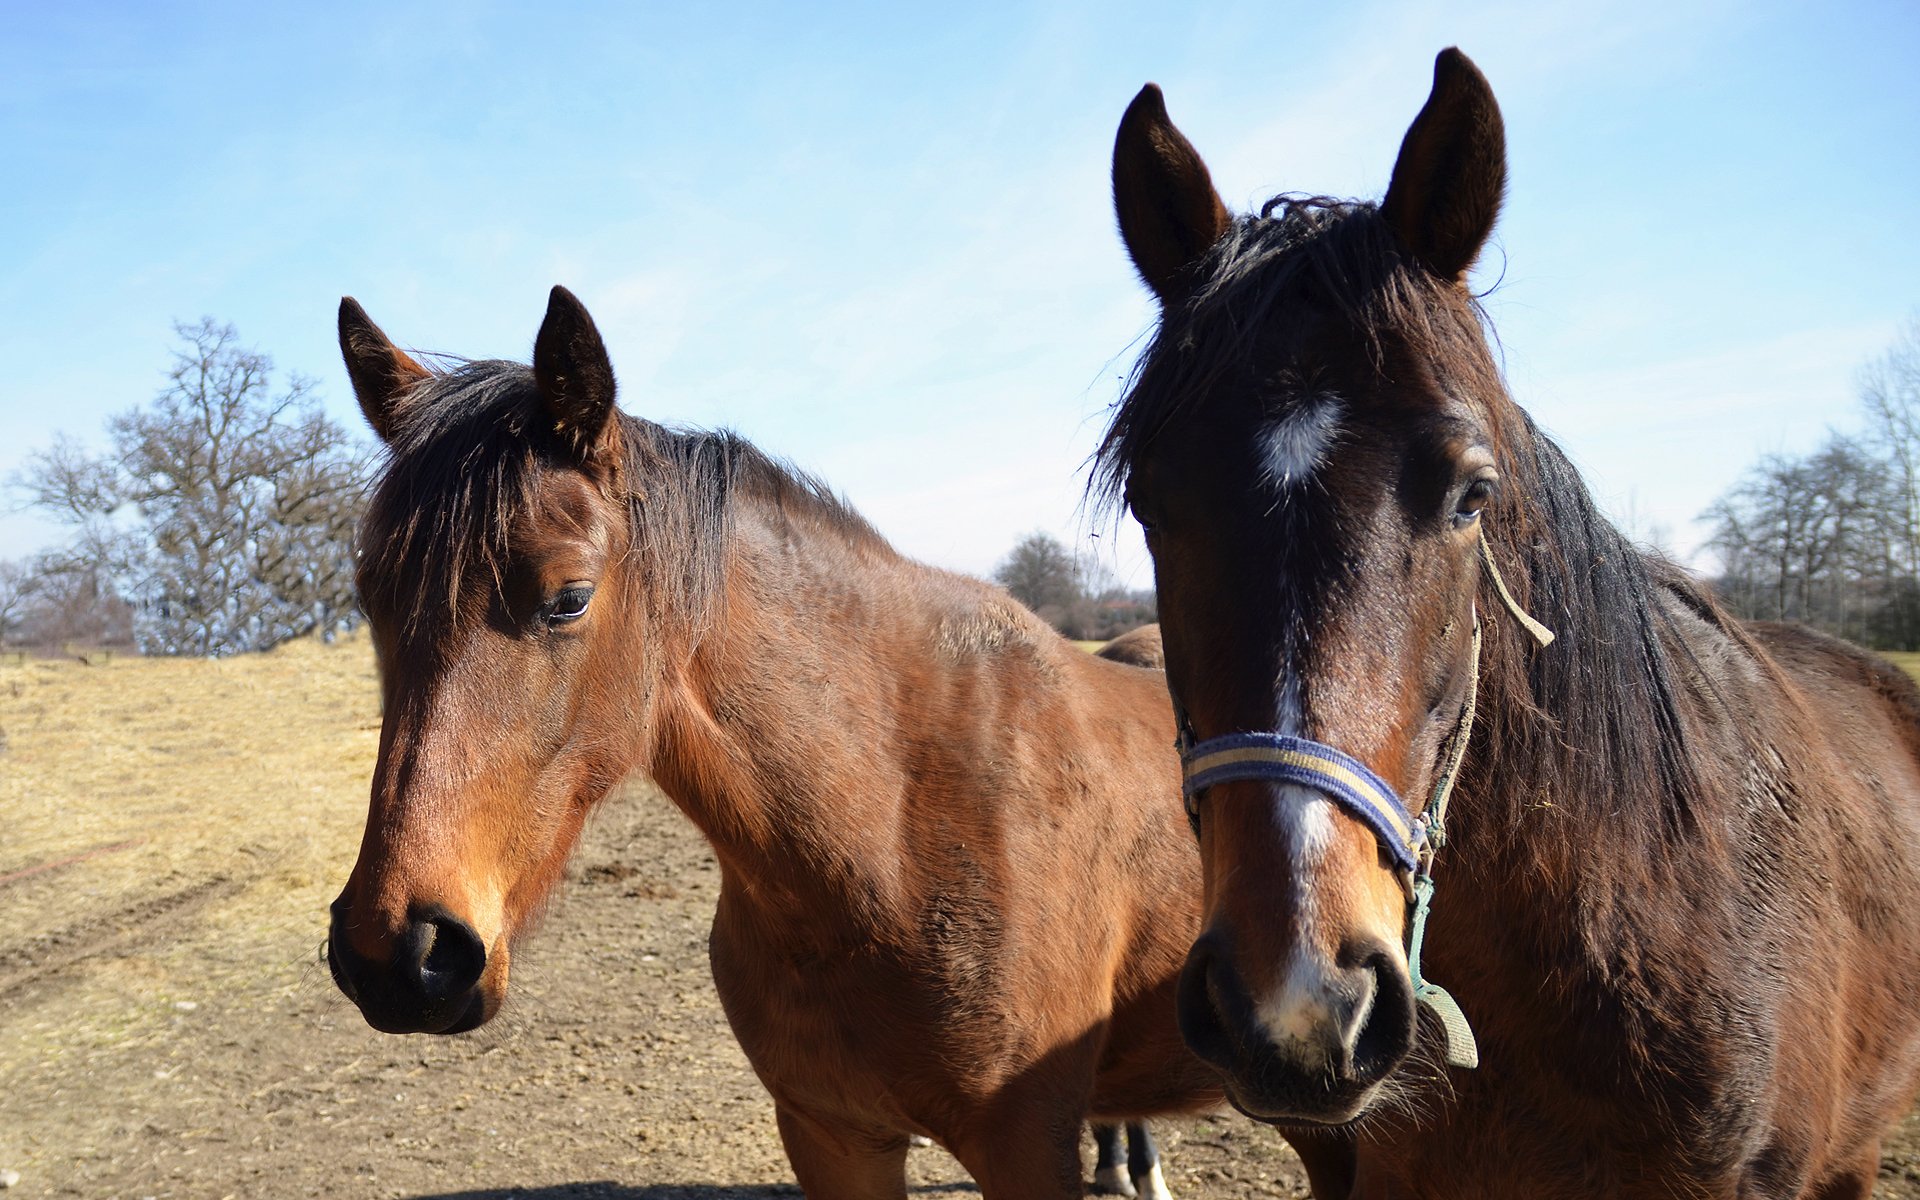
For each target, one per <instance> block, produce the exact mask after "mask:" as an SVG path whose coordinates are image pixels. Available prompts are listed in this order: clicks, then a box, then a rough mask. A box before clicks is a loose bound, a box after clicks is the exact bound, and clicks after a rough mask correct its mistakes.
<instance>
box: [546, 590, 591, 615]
mask: <svg viewBox="0 0 1920 1200" xmlns="http://www.w3.org/2000/svg"><path fill="white" fill-rule="evenodd" d="M592 599H593V588H592V587H590V586H588V585H586V584H580V583H576V584H569V585H568V586H566V587H563V588H561V589H560V591H559V592H558V593H556V594H555V595H554V597H553V599H551V600H549V601H547V610H546V618H547V624H549V625H565V624H566V623H567V622H569V621H578V620H579V619H580V618H581V617H584V616H586V615H587V603H588V602H589V601H591V600H592Z"/></svg>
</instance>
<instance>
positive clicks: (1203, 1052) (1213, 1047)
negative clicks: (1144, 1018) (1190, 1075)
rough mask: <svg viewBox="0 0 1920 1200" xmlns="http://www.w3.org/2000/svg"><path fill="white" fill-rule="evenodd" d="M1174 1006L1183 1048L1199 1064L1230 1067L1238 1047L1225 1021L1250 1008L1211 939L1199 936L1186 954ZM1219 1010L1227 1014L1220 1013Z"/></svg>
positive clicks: (1243, 990) (1242, 989)
mask: <svg viewBox="0 0 1920 1200" xmlns="http://www.w3.org/2000/svg"><path fill="white" fill-rule="evenodd" d="M1175 1005H1176V1008H1177V1010H1178V1013H1179V1018H1180V1037H1181V1038H1182V1040H1184V1041H1185V1042H1186V1043H1187V1048H1188V1049H1189V1050H1191V1051H1193V1052H1194V1054H1195V1055H1197V1056H1198V1057H1199V1058H1200V1060H1201V1061H1202V1062H1206V1063H1211V1064H1212V1065H1214V1066H1216V1067H1219V1068H1221V1069H1223V1070H1224V1069H1226V1068H1228V1067H1230V1066H1232V1065H1233V1063H1234V1062H1235V1060H1236V1059H1237V1058H1238V1057H1239V1055H1238V1049H1239V1047H1238V1046H1237V1045H1236V1044H1235V1042H1234V1039H1233V1036H1232V1035H1231V1034H1230V1033H1229V1032H1228V1026H1227V1018H1235V1017H1244V1016H1245V1015H1246V1014H1247V1011H1250V1010H1251V1008H1252V1005H1251V1002H1250V1001H1249V1000H1248V999H1247V997H1246V989H1245V988H1244V987H1242V986H1241V984H1240V981H1239V976H1238V975H1236V974H1235V973H1234V971H1233V968H1232V967H1231V966H1229V965H1228V964H1227V963H1226V962H1225V961H1223V960H1222V959H1221V958H1220V956H1219V954H1218V947H1216V946H1215V945H1214V943H1213V939H1212V938H1211V936H1202V937H1201V938H1200V940H1199V941H1197V942H1195V943H1194V944H1193V949H1192V950H1191V951H1189V952H1188V954H1187V965H1186V966H1185V967H1184V968H1182V970H1181V972H1180V986H1179V990H1178V992H1177V994H1176V998H1175ZM1223 1008H1224V1009H1227V1010H1230V1011H1227V1012H1223V1011H1222V1009H1223ZM1243 1010H1245V1011H1243Z"/></svg>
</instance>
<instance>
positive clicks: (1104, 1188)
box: [1087, 1121, 1135, 1196]
mask: <svg viewBox="0 0 1920 1200" xmlns="http://www.w3.org/2000/svg"><path fill="white" fill-rule="evenodd" d="M1127 1132H1128V1133H1132V1132H1133V1127H1132V1126H1128V1127H1127ZM1093 1147H1094V1160H1093V1186H1092V1187H1089V1188H1088V1189H1087V1191H1089V1192H1091V1193H1092V1194H1094V1195H1096V1196H1131V1195H1134V1194H1135V1192H1134V1187H1133V1181H1132V1180H1131V1179H1129V1178H1128V1173H1129V1172H1128V1170H1127V1167H1128V1165H1129V1164H1127V1163H1125V1162H1123V1161H1122V1155H1121V1151H1120V1127H1119V1126H1118V1125H1109V1124H1107V1123H1106V1122H1104V1121H1095V1122H1094V1123H1093Z"/></svg>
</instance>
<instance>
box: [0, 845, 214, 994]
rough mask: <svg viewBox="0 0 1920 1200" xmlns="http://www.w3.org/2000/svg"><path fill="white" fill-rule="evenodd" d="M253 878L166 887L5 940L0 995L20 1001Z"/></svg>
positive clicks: (210, 879) (0, 960) (0, 948)
mask: <svg viewBox="0 0 1920 1200" xmlns="http://www.w3.org/2000/svg"><path fill="white" fill-rule="evenodd" d="M249 882H251V880H250V879H249V878H242V877H235V876H233V875H228V874H219V875H213V876H210V877H208V878H205V879H201V880H198V881H196V882H194V883H190V884H188V885H187V886H185V887H181V888H175V889H173V890H171V891H160V892H157V893H149V894H148V895H146V896H144V897H142V898H140V899H138V900H136V901H134V902H133V903H131V904H127V905H124V906H122V907H120V908H117V909H112V910H109V911H106V912H101V913H93V914H89V915H88V916H87V917H86V918H85V919H84V920H81V921H77V922H75V923H74V924H71V925H67V926H63V927H62V928H59V929H54V930H50V931H49V932H46V933H42V934H36V935H35V936H33V937H31V938H28V939H26V940H25V941H21V942H15V943H13V944H11V945H0V1000H16V999H18V998H19V997H20V996H21V995H22V994H24V993H26V992H27V991H29V990H32V989H33V988H34V987H35V986H36V985H38V984H42V983H50V982H53V981H54V980H55V979H57V978H58V977H59V976H60V975H61V974H63V973H64V972H66V971H69V970H71V969H72V968H74V967H76V966H79V965H80V964H82V963H85V962H88V961H91V960H93V959H97V958H106V957H111V956H113V955H115V954H116V953H119V952H121V951H123V950H125V949H126V948H127V947H128V946H129V945H131V944H134V943H136V942H138V943H140V944H151V941H150V939H143V938H142V937H141V935H142V934H144V933H146V932H147V931H148V930H150V929H152V928H153V927H154V926H155V925H156V924H158V923H159V922H161V921H164V920H166V919H168V918H170V917H183V916H186V915H188V914H190V913H192V912H194V911H196V910H198V909H201V908H204V907H205V906H206V905H208V904H210V903H212V902H213V901H215V900H220V899H224V898H226V897H228V896H232V895H235V894H237V893H239V892H240V891H242V890H244V889H245V888H246V886H247V884H248V883H249Z"/></svg>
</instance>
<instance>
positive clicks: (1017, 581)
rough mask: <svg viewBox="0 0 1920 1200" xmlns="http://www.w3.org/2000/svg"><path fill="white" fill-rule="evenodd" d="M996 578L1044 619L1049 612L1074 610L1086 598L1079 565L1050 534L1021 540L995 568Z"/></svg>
mask: <svg viewBox="0 0 1920 1200" xmlns="http://www.w3.org/2000/svg"><path fill="white" fill-rule="evenodd" d="M993 578H994V581H995V582H997V583H998V584H1000V586H1002V587H1004V588H1006V589H1007V591H1009V592H1011V593H1013V598H1014V599H1015V600H1018V601H1019V602H1020V603H1022V604H1024V605H1026V606H1027V607H1028V608H1030V609H1032V610H1033V611H1035V612H1037V613H1039V614H1040V615H1041V616H1047V614H1048V611H1049V610H1060V611H1064V610H1065V609H1068V608H1070V607H1072V605H1073V603H1074V602H1075V601H1076V600H1078V599H1080V597H1081V595H1082V594H1083V593H1082V591H1081V587H1080V564H1079V562H1078V561H1077V560H1076V559H1075V558H1074V556H1073V552H1072V551H1071V550H1068V549H1067V548H1066V547H1065V546H1063V545H1061V544H1060V539H1058V538H1056V537H1054V536H1053V535H1052V534H1050V533H1041V532H1034V533H1030V534H1028V535H1027V536H1026V537H1023V538H1021V539H1020V540H1019V542H1017V543H1016V544H1015V545H1014V547H1013V549H1012V550H1010V551H1008V553H1007V556H1006V557H1005V558H1003V559H1001V560H1000V565H999V566H998V567H995V568H994V571H993ZM1051 619H1052V618H1050V617H1049V620H1051Z"/></svg>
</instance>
